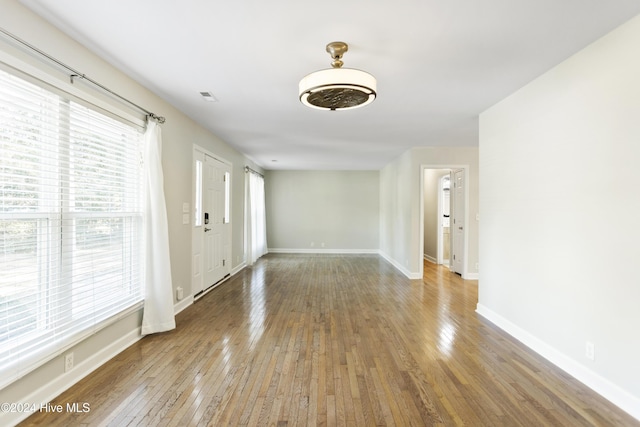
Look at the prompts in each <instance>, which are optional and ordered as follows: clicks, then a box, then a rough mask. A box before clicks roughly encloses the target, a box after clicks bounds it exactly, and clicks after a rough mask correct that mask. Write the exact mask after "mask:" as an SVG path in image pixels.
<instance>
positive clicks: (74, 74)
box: [0, 27, 165, 123]
mask: <svg viewBox="0 0 640 427" xmlns="http://www.w3.org/2000/svg"><path fill="white" fill-rule="evenodd" d="M0 32H1V33H3V34H4V35H5V36H7V37H10V38H11V39H13V40H14V41H16V42H18V43H20V44H21V45H23V46H25V47H27V48H29V49H31V50H32V51H34V52H36V53H38V54H39V55H41V56H43V57H45V58H46V59H48V60H49V61H51V62H54V63H56V64H58V65H59V66H61V67H62V68H65V69H66V70H67V71H70V72H71V73H72V74H71V75H70V76H69V79H70V81H71V84H73V80H74V79H75V78H80V79H82V80H85V81H87V82H89V83H91V84H92V85H94V86H96V87H98V88H100V89H101V90H103V91H105V92H107V93H109V94H110V95H112V96H114V97H116V98H118V99H119V100H120V101H123V102H125V103H127V104H129V105H131V106H133V107H135V108H137V109H138V110H140V111H142V112H143V113H145V114H146V115H147V116H149V117H151V118H152V119H155V120H157V121H158V123H164V122H165V118H164V117H161V116H157V115H155V114H154V113H152V112H151V111H149V110H147V109H146V108H142V107H141V106H139V105H138V104H136V103H134V102H133V101H130V100H128V99H127V98H125V97H123V96H122V95H119V94H117V93H115V92H114V91H112V90H111V89H109V88H107V87H105V86H103V85H101V84H100V83H98V82H96V81H95V80H93V79H90V78H89V77H87V76H86V75H84V74H83V73H81V72H79V71H77V70H75V69H74V68H72V67H70V66H69V65H67V64H65V63H64V62H62V61H60V60H58V59H56V58H54V57H53V56H51V55H49V54H48V53H46V52H43V51H41V50H40V49H38V48H37V47H35V46H33V45H32V44H30V43H28V42H26V41H24V40H22V39H21V38H19V37H17V36H15V35H14V34H11V33H10V32H8V31H7V30H5V29H4V28H1V27H0Z"/></svg>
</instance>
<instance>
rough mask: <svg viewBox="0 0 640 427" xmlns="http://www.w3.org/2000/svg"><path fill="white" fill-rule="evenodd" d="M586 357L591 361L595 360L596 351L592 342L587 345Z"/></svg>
mask: <svg viewBox="0 0 640 427" xmlns="http://www.w3.org/2000/svg"><path fill="white" fill-rule="evenodd" d="M584 348H585V350H584V356H585V357H586V358H587V359H589V360H595V356H596V349H595V346H594V345H593V343H592V342H589V341H587V343H586V344H585V347H584Z"/></svg>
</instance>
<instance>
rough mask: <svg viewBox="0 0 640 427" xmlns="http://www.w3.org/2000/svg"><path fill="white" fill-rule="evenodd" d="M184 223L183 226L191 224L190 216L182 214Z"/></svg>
mask: <svg viewBox="0 0 640 427" xmlns="http://www.w3.org/2000/svg"><path fill="white" fill-rule="evenodd" d="M182 223H183V224H189V214H188V213H186V214H182Z"/></svg>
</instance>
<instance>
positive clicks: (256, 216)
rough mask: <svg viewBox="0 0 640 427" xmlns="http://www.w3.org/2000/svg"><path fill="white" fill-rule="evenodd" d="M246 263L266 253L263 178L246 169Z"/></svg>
mask: <svg viewBox="0 0 640 427" xmlns="http://www.w3.org/2000/svg"><path fill="white" fill-rule="evenodd" d="M247 175H248V176H249V179H248V180H247V191H246V193H247V204H246V206H247V249H248V251H247V252H248V254H247V265H253V263H254V262H256V260H257V259H258V258H260V257H261V256H262V255H264V254H266V253H267V220H266V214H265V204H264V178H263V177H262V176H260V175H258V174H257V173H254V172H252V171H247Z"/></svg>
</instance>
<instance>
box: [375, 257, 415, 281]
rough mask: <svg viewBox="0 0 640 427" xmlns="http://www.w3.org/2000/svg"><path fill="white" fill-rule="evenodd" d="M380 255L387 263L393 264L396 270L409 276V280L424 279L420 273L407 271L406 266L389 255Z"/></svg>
mask: <svg viewBox="0 0 640 427" xmlns="http://www.w3.org/2000/svg"><path fill="white" fill-rule="evenodd" d="M379 254H380V256H381V257H382V258H384V259H386V260H387V261H389V262H390V263H391V265H393V266H394V267H395V268H397V269H398V270H400V272H401V273H402V274H404V275H405V276H407V277H408V278H409V279H411V280H418V279H422V274H420V272H417V273H413V272H411V271H409V270H407V269H406V268H404V266H403V265H402V264H400V263H399V262H397V261H396V260H395V259H393V258H391V257H390V256H389V255H387V254H385V253H384V252H379Z"/></svg>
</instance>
